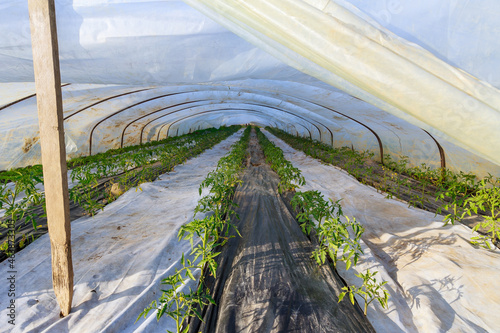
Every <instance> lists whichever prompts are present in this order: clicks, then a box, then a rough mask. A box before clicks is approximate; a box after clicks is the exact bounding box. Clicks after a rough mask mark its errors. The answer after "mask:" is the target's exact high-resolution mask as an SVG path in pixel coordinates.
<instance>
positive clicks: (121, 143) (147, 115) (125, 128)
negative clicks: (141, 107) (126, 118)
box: [120, 99, 208, 148]
mask: <svg viewBox="0 0 500 333" xmlns="http://www.w3.org/2000/svg"><path fill="white" fill-rule="evenodd" d="M203 101H208V99H202V100H197V101H190V102H183V103H179V104H174V105H169V106H167V107H164V108H161V109H158V110H155V111H153V112H150V113H148V114H146V115H143V116H140V117H138V118H135V119H134V120H132V121H131V122H129V123H128V124H127V125H125V127H124V128H123V131H122V136H121V141H120V147H121V148H123V142H124V137H125V131H126V130H127V128H128V127H129V126H130V125H132V124H133V123H135V122H136V121H138V120H140V119H143V118H146V117H149V116H150V115H152V114H155V113H157V112H161V111H163V110H167V109H170V108H174V107H176V106H181V105H185V104H193V103H198V102H203ZM190 107H191V106H188V107H186V108H183V109H180V110H177V111H181V110H186V109H189V108H190ZM171 113H173V112H170V113H168V114H171ZM143 129H144V127H143ZM143 129H141V140H140V143H142V131H143Z"/></svg>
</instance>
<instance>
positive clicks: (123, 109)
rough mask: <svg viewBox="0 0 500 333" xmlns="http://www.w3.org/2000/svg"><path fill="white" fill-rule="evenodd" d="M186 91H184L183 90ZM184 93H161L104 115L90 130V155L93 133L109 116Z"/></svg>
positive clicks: (90, 153)
mask: <svg viewBox="0 0 500 333" xmlns="http://www.w3.org/2000/svg"><path fill="white" fill-rule="evenodd" d="M183 93H184V92H183ZM183 93H170V94H165V95H160V96H156V97H153V98H148V99H146V100H143V101H140V102H138V103H134V104H132V105H129V106H127V107H125V108H122V109H120V110H118V111H115V112H113V113H111V114H110V115H108V116H106V117H104V118H103V119H101V120H99V121H98V122H97V123H96V124H95V125H94V126H93V127H92V130H91V131H90V136H89V156H92V135H93V134H94V130H95V129H96V127H97V126H99V125H100V124H102V123H103V122H104V121H106V120H108V119H109V118H111V117H114V116H116V115H117V114H119V113H121V112H123V111H126V110H128V109H130V108H133V107H134V106H137V105H141V104H144V103H147V102H150V101H153V100H155V99H160V98H164V97H167V96H173V95H179V94H183Z"/></svg>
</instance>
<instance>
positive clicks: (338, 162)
mask: <svg viewBox="0 0 500 333" xmlns="http://www.w3.org/2000/svg"><path fill="white" fill-rule="evenodd" d="M267 129H268V130H269V131H270V132H271V133H273V134H274V135H276V136H277V137H279V138H280V139H282V140H284V141H285V142H286V143H288V144H289V145H290V146H292V147H293V148H294V149H297V150H301V151H303V152H304V153H305V154H307V155H309V156H311V157H313V158H316V159H319V160H321V161H323V162H326V163H330V164H333V165H335V166H338V167H340V168H343V169H344V170H346V171H347V172H348V173H349V174H351V175H352V176H354V177H355V178H357V179H358V180H359V181H360V182H362V183H363V184H367V185H370V186H373V187H375V188H376V189H377V190H379V191H381V192H384V193H386V197H387V198H389V199H390V198H392V197H397V198H399V199H402V200H405V201H407V202H408V205H409V206H414V207H417V208H422V209H425V210H428V211H431V212H434V213H436V214H443V216H444V218H443V222H445V225H446V224H448V223H452V224H454V223H455V222H456V221H461V222H463V223H466V224H467V225H468V226H470V227H471V228H472V229H473V231H478V232H479V235H477V236H472V237H471V243H472V244H474V245H477V246H480V247H484V248H487V249H492V248H493V245H496V246H497V247H498V246H499V245H500V242H499V239H500V178H498V177H493V176H492V175H488V176H487V177H485V178H483V179H478V177H476V176H475V175H474V174H472V173H464V172H462V171H461V172H459V173H454V172H452V171H451V170H449V169H432V168H430V167H429V166H427V165H426V164H424V163H423V164H422V165H420V166H414V167H410V166H408V162H409V160H408V157H407V156H400V158H399V160H398V161H395V160H393V159H392V158H391V156H390V155H389V154H386V155H384V163H383V164H381V163H377V162H374V161H373V159H372V157H373V153H371V152H368V151H365V152H358V151H355V150H354V149H352V148H348V147H342V148H335V147H332V146H329V145H326V144H324V143H322V142H319V141H315V140H311V139H307V138H303V137H298V136H293V135H290V134H288V133H286V132H284V131H282V130H279V129H276V128H267ZM468 216H472V217H475V218H474V219H470V220H469V219H464V218H465V217H468Z"/></svg>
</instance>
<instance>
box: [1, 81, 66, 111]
mask: <svg viewBox="0 0 500 333" xmlns="http://www.w3.org/2000/svg"><path fill="white" fill-rule="evenodd" d="M70 84H71V83H65V84H61V88H63V87H66V86H69V85H70ZM35 96H36V93H35V94H31V95H29V96H26V97H23V98H20V99H18V100H15V101H14V102H10V103H9V104H5V105H4V106H2V107H0V111H2V110H4V109H6V108H8V107H11V106H12V105H15V104H17V103H21V102H22V101H25V100H27V99H30V98H32V97H35Z"/></svg>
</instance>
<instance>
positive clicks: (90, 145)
mask: <svg viewBox="0 0 500 333" xmlns="http://www.w3.org/2000/svg"><path fill="white" fill-rule="evenodd" d="M199 91H200V90H187V91H182V92H175V93H169V94H165V95H160V96H156V97H153V98H149V99H146V100H143V101H141V102H138V103H134V104H132V105H129V106H127V107H125V108H122V109H120V110H118V111H116V112H114V113H112V114H110V115H108V116H106V117H105V118H103V119H101V120H100V121H99V122H97V123H96V124H95V125H94V126H93V127H92V130H91V132H90V137H89V156H90V155H92V136H93V133H94V130H95V129H96V128H97V126H99V125H100V124H101V123H102V122H104V121H106V120H107V119H109V118H111V117H114V116H115V115H117V114H119V113H121V112H123V111H126V110H128V109H130V108H132V107H135V106H137V105H140V104H143V103H147V102H149V101H151V100H155V99H159V98H163V97H168V96H173V95H180V94H187V93H193V92H199ZM206 91H211V92H227V91H231V90H230V89H229V90H222V89H214V90H206ZM254 91H255V92H254ZM261 91H262V90H259V89H248V90H247V92H248V93H251V94H255V95H263V96H266V95H267V96H268V94H265V93H256V92H261ZM280 94H281V93H280ZM282 95H284V96H289V97H292V98H294V99H297V100H302V101H305V102H309V103H311V104H314V105H317V106H320V107H323V108H326V109H329V110H330V111H333V112H336V113H338V114H341V115H343V116H345V117H346V118H349V119H351V120H353V121H356V122H357V123H359V124H361V125H363V126H365V127H367V126H366V125H364V124H362V123H360V122H359V121H357V120H355V119H353V118H351V117H349V116H346V115H344V114H342V113H340V112H338V111H336V110H333V109H330V108H328V107H325V106H323V105H320V104H317V103H314V102H311V101H308V100H305V99H301V98H297V97H294V96H291V95H288V94H282ZM268 97H269V96H268ZM245 104H249V105H251V104H252V103H245ZM292 104H293V103H292ZM253 105H257V106H262V107H267V108H274V109H276V110H278V111H282V112H287V113H289V114H292V115H295V116H297V117H298V118H300V119H302V120H304V121H306V122H307V123H310V124H311V125H313V126H314V127H315V128H316V129H317V131H318V134H319V136H320V141H322V135H321V131H320V130H319V127H318V126H316V125H315V124H314V123H318V124H319V125H320V126H322V127H324V128H325V129H326V130H327V131H328V132H329V133H330V139H331V143H332V145H333V133H332V131H331V130H330V129H329V128H328V127H327V126H326V125H323V124H322V123H321V122H319V121H317V120H313V119H311V120H306V119H305V118H303V117H302V116H298V115H297V114H295V113H293V112H291V111H285V110H284V109H282V108H278V107H273V106H267V105H260V104H253ZM295 106H296V107H299V108H302V109H304V108H303V107H301V106H298V105H295ZM313 122H314V123H313ZM367 128H368V127H367ZM370 130H371V129H370ZM372 132H373V133H374V134H375V135H376V133H375V132H374V131H372ZM309 134H310V135H309V136H310V138H311V139H312V135H311V133H310V131H309ZM376 137H377V138H378V135H376ZM378 139H379V138H378ZM379 144H381V142H380V141H379ZM382 149H383V148H382ZM382 156H383V155H382Z"/></svg>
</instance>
